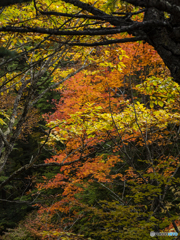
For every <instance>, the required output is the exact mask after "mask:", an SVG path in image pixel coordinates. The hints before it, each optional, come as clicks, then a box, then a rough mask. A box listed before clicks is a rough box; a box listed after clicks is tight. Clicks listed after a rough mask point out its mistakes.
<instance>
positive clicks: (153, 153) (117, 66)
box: [0, 3, 180, 240]
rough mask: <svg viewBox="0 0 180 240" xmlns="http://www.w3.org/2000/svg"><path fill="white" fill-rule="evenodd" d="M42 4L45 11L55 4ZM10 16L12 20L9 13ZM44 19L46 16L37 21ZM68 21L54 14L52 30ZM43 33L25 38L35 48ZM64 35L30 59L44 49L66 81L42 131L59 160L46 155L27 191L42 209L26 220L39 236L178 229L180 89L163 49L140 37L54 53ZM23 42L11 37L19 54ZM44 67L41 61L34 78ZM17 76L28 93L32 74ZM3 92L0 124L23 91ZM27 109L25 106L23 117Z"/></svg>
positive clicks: (139, 235) (33, 119) (141, 234)
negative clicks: (132, 41)
mask: <svg viewBox="0 0 180 240" xmlns="http://www.w3.org/2000/svg"><path fill="white" fill-rule="evenodd" d="M38 4H39V5H40V3H38ZM52 6H54V5H52ZM54 7H55V6H54ZM126 7H127V8H128V7H129V6H128V5H127V6H126ZM26 8H28V5H25V6H24V7H23V8H22V10H23V11H25V10H26ZM41 8H42V10H46V8H48V3H47V5H44V6H41ZM11 11H15V12H14V14H15V17H14V19H11V21H14V24H17V23H19V21H20V20H21V18H22V19H23V14H22V15H21V16H19V17H18V11H17V10H16V9H14V7H12V9H11ZM6 14H7V19H8V16H9V15H10V16H11V12H6ZM31 14H32V17H35V16H36V14H35V12H33V13H31ZM42 18H43V19H45V18H46V17H42ZM7 19H4V21H5V20H6V21H8V20H7ZM59 21H60V20H59ZM41 23H42V19H41V18H39V19H37V20H36V21H35V22H34V24H35V25H38V24H41ZM60 23H61V21H60V22H58V20H57V19H56V17H54V16H53V17H52V18H51V19H48V24H49V26H51V27H53V26H57V25H58V24H60ZM74 24H75V23H74ZM30 26H31V25H30ZM8 37H9V36H8V35H7V36H4V37H2V39H1V42H2V43H3V44H4V43H5V42H6V41H7V39H8ZM116 37H117V38H118V39H120V38H123V37H124V36H123V35H116ZM126 37H131V36H126ZM39 38H40V36H39V35H38V34H29V36H28V37H27V39H29V41H30V42H31V43H33V44H37V43H38V41H39ZM62 38H63V37H62ZM27 39H26V41H27ZM57 40H58V41H60V40H61V38H60V37H57V36H50V37H49V40H48V41H46V45H44V47H43V50H42V52H41V54H40V53H39V52H38V51H37V52H36V51H34V52H32V53H30V54H29V56H28V57H29V58H28V59H29V62H31V63H34V62H36V63H37V62H38V61H40V60H42V59H41V57H42V56H41V55H43V57H44V58H45V59H48V61H52V64H50V65H49V68H48V70H47V72H48V73H50V72H51V74H52V82H53V83H59V84H57V87H56V91H57V92H58V93H59V94H60V101H56V100H55V99H52V103H53V104H54V105H55V111H54V113H46V114H44V115H43V119H44V120H45V122H46V128H47V129H51V131H50V132H49V133H50V135H49V139H48V141H47V138H45V137H41V140H42V141H41V145H43V144H45V147H47V149H50V150H51V151H52V153H53V154H52V157H50V158H47V159H46V160H45V161H44V165H46V167H47V168H46V170H44V171H43V174H42V175H41V174H39V175H37V176H35V181H36V187H35V189H33V191H32V190H31V189H30V190H28V191H27V192H26V195H27V196H33V197H34V196H36V197H37V199H38V200H37V202H35V203H33V206H34V207H37V209H38V210H37V211H35V212H34V213H33V214H32V213H31V214H30V215H29V216H27V218H25V220H24V221H23V222H22V223H21V225H20V226H21V227H22V228H23V227H25V228H26V230H27V231H28V233H29V234H30V235H31V236H33V237H34V239H62V240H63V239H67V240H68V239H76V240H80V239H104V240H106V239H107V240H108V239H115V240H116V239H150V232H151V231H155V232H165V231H166V232H167V231H176V232H178V231H179V230H178V229H179V225H180V219H179V214H178V213H179V208H180V202H179V199H180V191H179V184H180V178H179V177H178V176H179V166H180V162H179V155H180V152H179V147H180V139H179V131H180V97H179V92H180V86H179V85H178V84H177V83H175V82H173V81H172V78H171V77H170V73H169V71H168V69H167V68H166V67H165V64H164V63H163V61H162V60H161V58H160V57H159V55H158V54H157V52H156V51H155V50H154V49H153V48H152V47H150V46H149V45H148V44H147V43H144V42H142V41H141V42H136V43H123V44H115V45H107V46H98V47H94V48H86V49H82V48H81V47H79V46H78V47H77V46H76V47H69V48H68V50H67V49H66V47H62V49H61V50H62V52H55V53H54V55H53V56H51V52H52V51H54V49H53V44H52V42H53V41H57ZM66 40H69V39H68V37H67V39H66ZM19 41H20V43H21V41H23V38H22V37H21V38H20V40H19ZM20 43H19V42H18V40H17V39H16V40H14V42H13V46H17V50H18V51H19V52H21V50H20V48H19V47H18V46H19V45H18V44H20ZM54 48H55V47H54ZM27 50H29V46H27ZM60 56H61V57H62V59H61V60H62V61H61V62H60V63H59V62H58V59H59V58H60ZM64 59H65V60H67V59H68V60H67V61H65V60H64ZM43 60H44V59H43ZM43 60H42V61H43ZM63 61H64V62H65V63H66V64H65V63H64V62H63ZM63 63H64V65H63ZM56 64H57V65H58V64H59V65H60V64H61V65H62V66H61V67H57V65H56ZM85 64H86V67H83V68H82V71H80V70H78V71H77V72H78V73H77V74H72V76H71V73H73V72H74V71H75V70H77V69H79V67H80V66H84V65H85ZM59 65H58V66H59ZM41 68H42V65H40V66H39V65H37V66H36V68H35V70H34V73H33V74H35V73H37V72H38V71H39V72H40V71H41ZM15 74H17V71H16V72H15V71H13V72H12V73H9V75H8V74H6V76H4V77H2V82H3V81H4V83H5V82H6V81H7V79H11V81H10V83H9V86H12V85H13V84H16V87H17V90H16V91H18V90H19V89H20V88H21V87H22V85H23V82H21V79H22V78H23V77H24V79H25V81H27V89H28V86H29V85H28V84H29V83H28V81H29V78H30V77H31V76H32V75H33V74H32V73H31V72H30V71H29V72H28V71H27V75H22V74H19V75H17V76H15ZM73 75H74V76H73ZM33 76H34V75H33ZM68 76H70V77H69V78H68ZM19 82H20V83H19ZM36 86H39V85H38V84H37V85H36ZM27 89H26V90H27ZM34 89H35V88H34ZM34 89H33V91H34V92H35V90H34ZM26 93H27V92H25V94H26ZM1 95H2V98H1V100H0V103H1V106H2V110H1V112H0V114H1V118H0V123H1V125H2V126H3V127H5V126H4V125H6V121H7V119H8V118H9V115H10V114H8V111H5V110H7V109H8V108H9V109H10V113H11V111H12V101H13V100H14V99H15V97H16V94H15V93H14V92H13V93H11V92H10V93H9V91H7V89H5V91H4V92H3V94H1ZM7 96H9V99H7ZM27 96H29V95H28V94H27ZM27 96H25V97H27ZM25 99H26V98H25ZM34 99H35V97H34V98H33V99H32V101H33V100H34ZM47 101H49V100H47ZM22 104H23V101H22ZM21 108H22V107H21V104H20V105H19V108H18V113H17V118H18V117H19V116H21V115H20V114H22V109H21ZM37 112H38V111H37V110H36V109H35V108H32V109H31V111H30V113H29V115H27V119H28V120H27V121H26V124H24V126H23V129H22V133H21V135H20V136H19V138H20V139H24V136H25V134H26V132H29V133H30V131H31V129H32V128H33V127H34V126H35V125H36V124H37V122H38V120H39V118H38V114H37ZM19 118H20V117H19ZM17 120H18V119H17ZM3 127H2V128H3ZM14 128H15V127H14ZM47 132H48V131H47ZM44 165H43V164H42V166H44ZM165 239H166V237H165Z"/></svg>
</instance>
